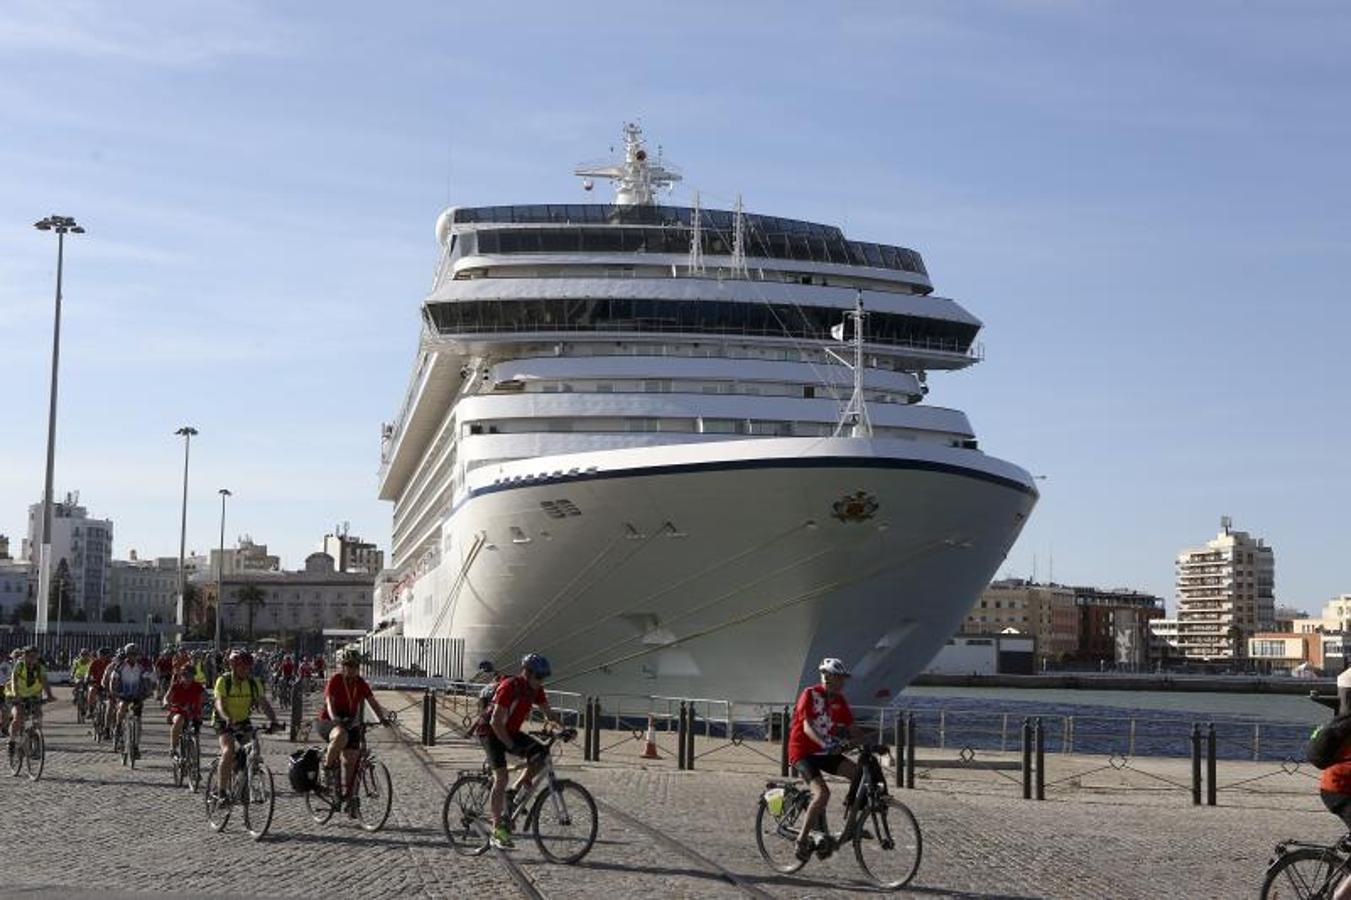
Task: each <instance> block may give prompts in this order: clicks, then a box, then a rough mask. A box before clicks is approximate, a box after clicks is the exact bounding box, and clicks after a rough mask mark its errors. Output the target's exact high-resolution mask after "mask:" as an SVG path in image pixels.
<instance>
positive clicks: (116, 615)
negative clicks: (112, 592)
mask: <svg viewBox="0 0 1351 900" xmlns="http://www.w3.org/2000/svg"><path fill="white" fill-rule="evenodd" d="M103 621H105V622H112V623H114V624H115V623H118V622H121V621H122V607H120V606H118V605H117V604H116V603H114V604H112V605H111V606H105V607H104V608H103Z"/></svg>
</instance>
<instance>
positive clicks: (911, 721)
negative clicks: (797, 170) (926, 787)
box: [905, 713, 915, 789]
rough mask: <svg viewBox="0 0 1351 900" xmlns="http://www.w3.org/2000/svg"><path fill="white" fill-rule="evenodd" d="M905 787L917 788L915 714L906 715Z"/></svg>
mask: <svg viewBox="0 0 1351 900" xmlns="http://www.w3.org/2000/svg"><path fill="white" fill-rule="evenodd" d="M905 786H906V787H907V788H912V789H913V788H914V786H915V714H914V713H906V714H905Z"/></svg>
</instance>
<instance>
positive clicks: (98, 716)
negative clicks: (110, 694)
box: [91, 691, 113, 744]
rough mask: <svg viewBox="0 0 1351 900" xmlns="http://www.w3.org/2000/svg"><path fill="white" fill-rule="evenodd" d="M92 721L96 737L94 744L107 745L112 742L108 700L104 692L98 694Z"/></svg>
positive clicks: (92, 731) (92, 730) (93, 732)
mask: <svg viewBox="0 0 1351 900" xmlns="http://www.w3.org/2000/svg"><path fill="white" fill-rule="evenodd" d="M92 720H93V728H92V729H91V733H92V734H93V736H94V743H95V744H105V743H107V742H108V741H110V740H112V737H113V736H112V732H110V731H109V730H108V698H107V696H106V695H105V694H104V692H103V691H99V692H98V699H97V700H95V701H94V714H93V716H92Z"/></svg>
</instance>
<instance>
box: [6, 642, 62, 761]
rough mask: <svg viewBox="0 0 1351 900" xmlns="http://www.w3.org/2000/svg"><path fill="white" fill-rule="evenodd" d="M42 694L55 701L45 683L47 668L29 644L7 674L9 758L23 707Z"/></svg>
mask: <svg viewBox="0 0 1351 900" xmlns="http://www.w3.org/2000/svg"><path fill="white" fill-rule="evenodd" d="M43 694H46V695H47V699H48V700H54V699H56V698H55V697H54V696H53V695H52V686H51V685H50V684H48V683H47V667H46V666H44V665H43V664H42V660H40V659H38V648H37V647H34V646H33V645H32V644H29V645H28V646H27V647H24V648H23V655H22V656H21V657H20V658H19V661H18V662H16V663H15V664H14V668H13V669H12V670H10V673H9V688H8V689H7V690H6V696H7V698H8V702H11V703H13V704H14V706H13V708H12V710H11V712H13V714H14V717H13V718H12V719H10V722H9V746H8V754H9V756H11V757H12V756H13V755H14V742H15V741H17V740H18V739H19V733H20V732H21V731H22V730H23V714H24V706H25V705H27V704H28V703H30V702H32V701H34V700H37V699H38V698H39V697H41V696H42V695H43Z"/></svg>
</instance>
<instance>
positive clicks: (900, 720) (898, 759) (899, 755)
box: [891, 714, 905, 788]
mask: <svg viewBox="0 0 1351 900" xmlns="http://www.w3.org/2000/svg"><path fill="white" fill-rule="evenodd" d="M895 747H896V754H895V755H894V756H892V758H891V761H892V762H894V763H895V764H896V787H898V788H903V787H905V717H904V716H903V715H899V714H898V715H897V716H896V740H895Z"/></svg>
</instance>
